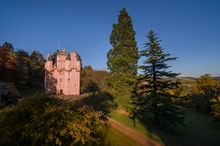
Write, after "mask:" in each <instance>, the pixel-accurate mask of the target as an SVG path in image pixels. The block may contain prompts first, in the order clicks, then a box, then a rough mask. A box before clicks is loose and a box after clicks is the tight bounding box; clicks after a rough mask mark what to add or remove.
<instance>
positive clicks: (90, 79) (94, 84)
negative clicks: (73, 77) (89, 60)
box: [80, 66, 108, 93]
mask: <svg viewBox="0 0 220 146" xmlns="http://www.w3.org/2000/svg"><path fill="white" fill-rule="evenodd" d="M107 75H108V73H107V72H106V71H102V70H94V69H93V68H92V67H91V66H85V67H83V68H82V70H81V72H80V77H81V78H80V80H81V83H80V85H81V87H80V90H81V93H86V92H96V91H104V90H106V89H107V84H106V81H105V78H106V76H107Z"/></svg>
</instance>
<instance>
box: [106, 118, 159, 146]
mask: <svg viewBox="0 0 220 146" xmlns="http://www.w3.org/2000/svg"><path fill="white" fill-rule="evenodd" d="M109 123H110V125H111V127H112V128H114V129H116V130H118V131H119V132H121V133H123V134H124V135H126V136H128V137H130V138H132V139H133V140H135V141H137V142H138V143H140V145H141V146H161V145H160V144H159V143H158V142H156V141H153V140H152V139H149V138H146V137H145V136H143V135H141V134H139V133H138V132H136V131H134V130H133V129H131V128H129V127H127V126H125V125H123V124H121V123H120V122H118V121H116V120H114V119H112V118H109Z"/></svg>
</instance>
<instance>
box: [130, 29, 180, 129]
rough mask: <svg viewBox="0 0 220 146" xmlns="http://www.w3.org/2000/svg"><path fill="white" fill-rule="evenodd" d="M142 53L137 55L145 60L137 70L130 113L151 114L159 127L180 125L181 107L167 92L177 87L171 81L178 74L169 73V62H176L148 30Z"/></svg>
mask: <svg viewBox="0 0 220 146" xmlns="http://www.w3.org/2000/svg"><path fill="white" fill-rule="evenodd" d="M147 39H148V41H147V43H145V45H144V47H145V48H146V49H145V50H142V51H141V52H140V57H143V58H144V59H145V60H144V62H143V65H142V66H140V69H141V70H142V71H143V74H141V75H140V76H139V78H138V81H137V86H136V91H135V94H134V95H135V96H134V100H133V103H134V105H135V106H134V107H135V109H134V110H133V114H134V115H136V114H139V113H142V112H146V111H148V112H150V113H152V114H153V119H154V123H156V124H159V125H169V124H177V123H182V122H183V114H182V110H181V108H180V107H178V106H176V105H174V104H173V102H172V96H173V95H171V93H170V92H169V90H171V89H174V88H175V87H177V84H178V83H177V82H173V81H172V78H175V77H176V76H177V75H178V74H177V73H173V72H171V71H168V70H167V69H168V68H169V67H170V66H169V65H167V62H168V61H171V60H176V57H170V54H166V53H165V52H164V49H163V48H162V47H161V46H160V44H159V42H160V41H159V40H158V38H157V36H156V34H155V33H154V32H153V31H152V30H151V31H150V32H149V33H148V36H147Z"/></svg>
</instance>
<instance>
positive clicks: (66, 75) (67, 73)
mask: <svg viewBox="0 0 220 146" xmlns="http://www.w3.org/2000/svg"><path fill="white" fill-rule="evenodd" d="M80 69H81V60H80V57H79V55H78V54H77V53H76V52H72V53H70V54H68V53H67V52H66V51H65V50H63V51H60V50H57V52H56V53H54V55H48V57H47V60H46V63H45V83H44V86H45V92H46V93H48V94H64V95H80Z"/></svg>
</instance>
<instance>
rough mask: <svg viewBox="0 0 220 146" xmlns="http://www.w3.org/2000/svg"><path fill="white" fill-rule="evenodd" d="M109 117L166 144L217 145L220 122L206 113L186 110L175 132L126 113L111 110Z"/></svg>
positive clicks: (219, 141) (188, 145)
mask: <svg viewBox="0 0 220 146" xmlns="http://www.w3.org/2000/svg"><path fill="white" fill-rule="evenodd" d="M110 115H111V117H112V118H113V119H115V120H117V121H119V122H121V123H123V124H125V125H127V126H128V127H131V128H133V129H134V130H136V131H137V132H139V133H141V134H143V135H145V136H147V137H150V138H152V139H154V140H156V141H158V142H159V143H161V144H164V145H168V146H186V145H187V146H219V145H220V122H217V121H215V120H213V119H212V117H211V116H210V115H208V114H203V113H197V112H192V111H187V112H186V119H185V126H177V127H176V133H175V134H174V133H171V132H170V133H169V132H164V131H162V130H160V129H157V128H155V127H153V126H152V124H150V122H149V123H148V122H147V120H146V122H145V123H142V122H140V121H139V120H136V126H135V127H134V122H133V120H131V119H130V118H129V117H128V116H127V115H124V114H122V113H120V112H117V111H113V112H112V113H111V114H110Z"/></svg>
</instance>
